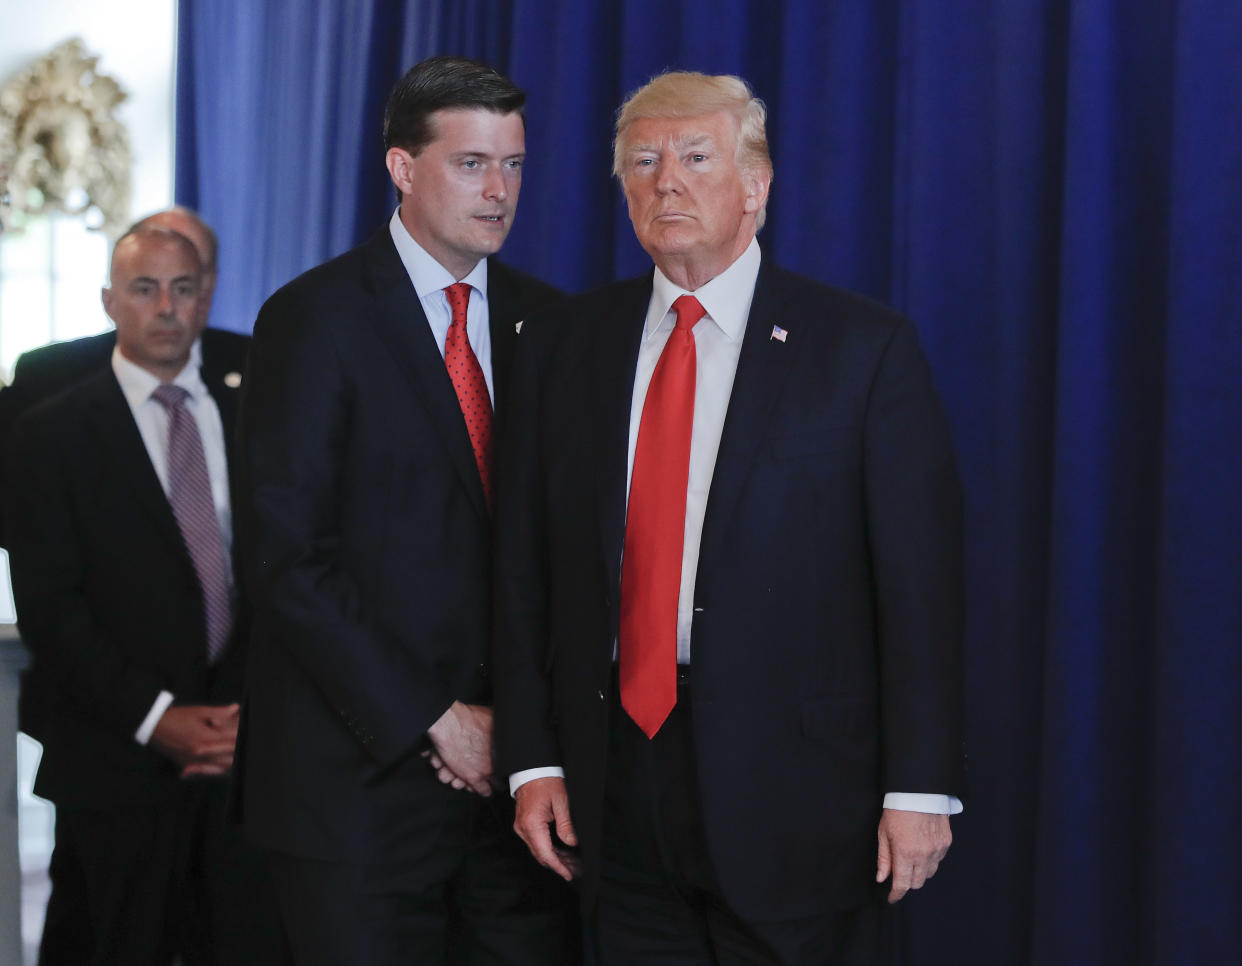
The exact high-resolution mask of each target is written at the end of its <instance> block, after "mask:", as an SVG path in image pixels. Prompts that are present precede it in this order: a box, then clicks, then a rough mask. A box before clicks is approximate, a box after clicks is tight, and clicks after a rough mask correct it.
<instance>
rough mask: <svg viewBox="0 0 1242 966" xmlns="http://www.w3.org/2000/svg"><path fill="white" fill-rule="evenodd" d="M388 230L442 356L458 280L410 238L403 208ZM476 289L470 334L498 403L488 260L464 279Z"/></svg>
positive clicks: (468, 318)
mask: <svg viewBox="0 0 1242 966" xmlns="http://www.w3.org/2000/svg"><path fill="white" fill-rule="evenodd" d="M388 232H389V234H391V235H392V242H393V244H394V245H396V246H397V255H398V256H400V258H401V264H402V265H404V266H405V271H406V274H407V275H409V276H410V281H411V282H412V283H413V284H414V291H415V292H416V293H418V300H419V302H421V303H422V306H423V314H425V315H426V316H427V324H428V325H429V326H431V334H432V335H433V336H434V337H435V340H436V345H438V346H439V347H440V355H441V356H443V355H444V340H445V339H446V338H447V337H448V330H449V324H450V323H451V322H452V321H453V311H452V309H450V308H449V304H448V296H447V295H445V294H444V290H445V289H446V288H448V287H449V286H450V285H452V284H453V283H454V282H456V281H457V279H455V278H453V276H452V275H451V274H450V273H449V270H448V269H447V268H445V267H444V266H443V265H441V264H440V263H439V262H437V261H436V260H435V259H434V258H432V257H431V256H430V255H429V254H427V250H426V249H424V248H423V247H422V246H421V245H420V244H419V243H418V242H416V241H415V240H414V239H413V238H411V237H410V233H409V232H408V231H407V230H406V228H405V225H403V224H402V223H401V209H400V208H398V209H397V210H396V211H395V212H393V215H392V218H391V219H389V221H388ZM462 281H463V282H465V283H467V284H468V285H469V286H470V287H471V289H472V290H473V291H471V293H470V304H469V307H468V308H467V309H466V336H467V338H469V340H470V348H471V349H473V350H474V356H475V358H476V359H478V360H479V365H480V366H482V368H483V378H484V379H486V380H487V394H488V395H489V396H490V397H491V399H492V405H493V406H495V405H496V390H495V389H494V388H493V387H492V330H491V328H490V327H489V325H488V321H489V316H488V306H487V259H486V258H481V259H479V263H478V264H477V265H475V266H474V269H473V270H472V271H471V272H470V274H469V275H467V276H466V277H465V278H463V279H462Z"/></svg>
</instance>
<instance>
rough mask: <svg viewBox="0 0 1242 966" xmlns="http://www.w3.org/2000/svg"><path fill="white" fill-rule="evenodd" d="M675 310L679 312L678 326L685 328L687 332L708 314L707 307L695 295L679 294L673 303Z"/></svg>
mask: <svg viewBox="0 0 1242 966" xmlns="http://www.w3.org/2000/svg"><path fill="white" fill-rule="evenodd" d="M673 311H674V312H676V313H677V328H679V329H685V330H686V331H687V332H689V331H690V330H691V329H693V328H694V326H695V324H696V323H697V322H698V321H699V319H701V318H703V316H705V315H706V314H707V309H705V308H703V306H701V305H700V304H699V300H698V299H696V298H695V297H694V296H693V295H682V296H679V297H678V299H677V301H676V302H674V303H673Z"/></svg>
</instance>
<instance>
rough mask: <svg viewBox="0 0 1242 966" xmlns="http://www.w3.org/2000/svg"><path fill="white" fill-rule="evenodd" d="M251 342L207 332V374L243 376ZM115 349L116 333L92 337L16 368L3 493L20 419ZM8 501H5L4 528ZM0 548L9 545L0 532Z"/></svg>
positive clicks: (39, 352)
mask: <svg viewBox="0 0 1242 966" xmlns="http://www.w3.org/2000/svg"><path fill="white" fill-rule="evenodd" d="M249 342H250V339H249V337H248V336H244V335H239V334H237V333H236V332H229V331H227V330H224V329H204V330H203V335H202V350H203V369H204V371H207V372H216V373H227V372H238V373H239V374H240V372H241V370H242V368H243V366H244V364H245V359H246V347H247V345H248V344H249ZM115 345H116V330H115V329H110V330H109V331H107V332H101V333H99V334H98V335H88V336H84V337H83V338H81V339H71V340H69V341H68V342H53V343H51V344H50V345H45V346H40V347H39V348H37V349H31V350H30V351H29V352H23V353H22V354H21V355H20V356H18V358H17V363H16V365H14V366H13V380H12V381H11V382H10V383H9V384H8V385H7V386H4V387H2V388H0V493H3V492H4V490H5V481H6V480H7V478H8V467H7V461H6V458H5V457H7V455H8V452H9V444H8V441H9V437H10V435H11V434H12V431H13V424H14V423H15V422H16V421H17V418H18V417H19V416H20V415H21V414H22V413H24V412H26V411H27V410H28V409H30V408H31V407H33V406H35V405H37V404H38V403H40V402H42V401H43V400H45V399H50V398H51V397H52V396H55V395H56V394H57V393H60V392H64V391H65V390H66V389H68V388H69V387H70V386H72V385H74V384H75V383H78V382H81V381H82V380H83V379H85V378H86V377H87V376H91V375H94V374H95V373H97V372H98V371H99V370H100V369H101V368H102V367H104V366H105V365H107V364H108V360H109V359H110V358H111V357H112V349H113V347H114V346H115ZM3 506H4V500H3V499H2V498H0V523H2V522H3ZM0 546H8V544H7V542H5V540H4V533H3V530H2V529H0Z"/></svg>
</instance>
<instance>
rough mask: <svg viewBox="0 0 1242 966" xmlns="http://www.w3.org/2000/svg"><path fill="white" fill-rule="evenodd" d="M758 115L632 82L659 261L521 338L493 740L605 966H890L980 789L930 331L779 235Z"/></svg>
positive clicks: (722, 80)
mask: <svg viewBox="0 0 1242 966" xmlns="http://www.w3.org/2000/svg"><path fill="white" fill-rule="evenodd" d="M764 122H765V109H764V106H763V103H762V102H761V101H760V100H758V99H757V98H756V97H754V96H753V94H752V93H751V91H750V89H749V87H748V86H747V85H746V84H745V82H744V81H742V80H740V79H739V78H736V77H728V76H725V77H713V76H706V75H703V74H695V73H687V72H674V73H668V74H664V75H662V76H659V77H657V78H655V79H654V80H652V81H651V82H650V83H649V84H647V85H646V86H645V87H643V88H642V89H640V90H639V91H637V92H636V93H635V94H634V95H633V96H632V97H630V99H629V100H628V101H627V102H626V103H625V105H624V106H623V107H622V110H621V112H620V115H619V118H618V122H617V138H616V155H615V173H616V174H617V176H618V178H619V179H620V182H621V187H622V189H623V191H624V193H625V197H626V201H627V203H628V206H629V214H630V220H631V222H632V223H633V226H634V232H635V234H636V236H637V238H638V241H639V242H640V244H641V245H642V246H643V248H644V249H645V250H646V251H647V253H648V254H649V255H650V256H651V258H652V260H653V262H654V263H655V266H654V270H653V271H652V272H649V273H647V274H645V275H643V276H641V277H639V278H637V279H632V280H630V281H625V282H620V283H617V284H615V285H612V286H608V287H606V288H604V289H602V290H600V291H597V292H593V293H589V294H586V295H582V296H579V297H576V298H574V299H571V300H569V301H568V302H565V303H562V304H561V305H559V306H557V307H555V308H554V309H553V310H551V311H549V312H547V313H545V314H543V315H541V316H539V317H537V318H534V319H531V320H529V321H528V322H527V323H526V324H525V325H524V327H523V329H522V333H521V335H520V337H519V340H518V350H517V353H516V360H515V376H514V398H515V399H516V400H517V405H515V407H514V411H515V413H516V414H517V415H516V417H515V420H514V422H513V423H511V425H510V430H509V434H508V436H507V437H506V440H505V446H504V451H503V454H502V459H501V463H500V471H501V478H502V479H503V480H504V483H505V485H504V488H503V490H502V492H501V495H500V498H499V501H498V510H497V518H498V519H497V524H498V526H497V533H498V541H499V548H498V560H499V566H498V568H497V573H498V575H499V591H498V595H497V608H498V632H497V634H496V639H495V641H496V643H495V653H494V657H493V666H494V668H495V671H496V716H497V725H496V733H497V737H498V743H499V744H498V756H499V760H500V762H501V764H502V766H503V767H504V769H505V771H506V772H507V773H508V774H510V776H511V778H510V781H511V786H512V788H513V789H514V790H515V795H516V799H517V820H516V827H517V830H518V832H519V834H520V835H521V836H522V837H523V838H524V839H525V841H526V842H527V844H528V845H529V847H530V849H531V851H532V852H533V853H534V855H535V856H536V857H537V858H538V859H539V860H540V861H541V862H543V863H544V864H545V865H547V866H548V867H550V868H552V869H554V870H556V871H557V872H559V873H560V874H561V875H562V876H564V877H566V878H570V877H574V876H581V878H582V883H583V887H582V896H583V902H584V909H585V910H586V911H587V913H588V914H589V915H590V916H591V917H592V918H593V921H594V924H595V936H596V940H597V945H598V953H599V956H600V961H601V962H602V963H604V964H626V966H641V964H645V963H656V962H660V963H669V962H676V963H679V964H680V963H687V964H700V963H702V964H709V963H712V964H715V963H720V964H726V963H764V964H804V963H806V964H809V963H816V964H822V963H834V964H835V963H869V962H873V961H874V960H875V959H876V957H877V956H878V949H879V942H880V940H879V936H880V932H881V929H880V920H881V916H880V911H881V909H882V907H883V898H884V897H887V898H888V900H889V901H890V902H894V901H896V900H898V899H900V898H901V897H902V896H903V895H904V894H905V893H906V892H907V890H909V889H917V888H919V887H921V886H922V885H923V884H924V882H925V881H926V880H927V879H928V878H929V877H930V876H931V875H932V874H933V873H934V872H935V871H936V867H937V865H938V863H939V862H940V861H941V859H942V858H943V857H944V855H945V853H946V851H947V849H948V846H949V841H950V833H949V819H948V814H949V813H951V812H954V811H958V810H960V807H961V805H960V796H961V794H962V783H963V759H962V742H961V734H962V722H961V710H960V697H961V696H960V690H961V682H960V679H961V670H960V640H961V633H962V610H963V607H962V561H961V534H960V496H959V487H958V480H957V475H956V472H955V468H954V458H953V453H952V445H951V441H950V435H949V429H948V426H947V423H946V420H945V418H944V415H943V413H942V410H941V407H940V404H939V401H938V399H937V397H936V394H935V392H934V390H933V387H932V382H931V377H930V373H929V372H928V367H927V365H926V362H925V361H924V358H923V354H922V352H921V351H920V349H919V345H918V341H917V339H916V336H915V332H914V329H913V327H912V326H911V325H910V323H909V322H908V321H907V320H905V319H904V318H902V317H901V316H900V315H899V314H897V313H896V312H894V311H892V310H890V309H887V308H885V307H883V306H880V305H877V304H875V303H873V302H870V301H868V300H866V299H864V298H862V297H860V296H857V295H853V294H851V293H848V292H845V291H842V290H840V289H835V288H830V287H828V286H826V285H822V284H820V283H818V282H814V281H811V280H809V279H806V278H802V277H799V276H797V275H793V274H791V273H789V272H786V271H783V270H781V269H780V268H778V267H776V266H774V265H773V264H772V263H771V261H770V259H769V258H768V257H767V256H766V255H765V254H764V253H763V252H762V251H761V249H760V246H759V244H758V243H757V241H756V239H755V235H756V233H757V232H758V230H759V228H760V227H761V226H762V224H763V220H764V213H765V208H766V203H767V199H768V193H769V188H770V186H771V183H772V163H771V161H770V158H769V155H768V148H767V141H766V137H765V134H764ZM878 883H885V884H884V885H879V884H878Z"/></svg>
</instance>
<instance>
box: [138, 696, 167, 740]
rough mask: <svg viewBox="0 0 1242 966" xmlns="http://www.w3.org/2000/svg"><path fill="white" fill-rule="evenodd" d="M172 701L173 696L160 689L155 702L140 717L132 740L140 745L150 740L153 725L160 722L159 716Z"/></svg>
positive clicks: (153, 728) (162, 714) (153, 729)
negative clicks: (140, 721) (141, 717)
mask: <svg viewBox="0 0 1242 966" xmlns="http://www.w3.org/2000/svg"><path fill="white" fill-rule="evenodd" d="M172 703H173V696H172V695H171V694H170V693H169V692H167V691H161V692H160V695H159V697H158V698H156V699H155V704H153V705H151V710H150V711H148V712H147V716H146V717H145V718H143V719H142V724H140V725H139V726H138V730H137V731H135V732H134V741H136V742H138V744H140V745H145V744H146V743H147V742H148V741H150V740H151V735H152V734H153V733H154V731H155V726H156V725H157V724H159V723H160V718H162V717H164V712H165V711H167V710H168V706H169V705H170V704H172Z"/></svg>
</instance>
